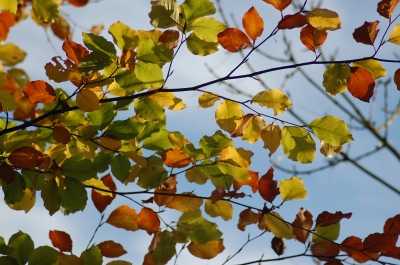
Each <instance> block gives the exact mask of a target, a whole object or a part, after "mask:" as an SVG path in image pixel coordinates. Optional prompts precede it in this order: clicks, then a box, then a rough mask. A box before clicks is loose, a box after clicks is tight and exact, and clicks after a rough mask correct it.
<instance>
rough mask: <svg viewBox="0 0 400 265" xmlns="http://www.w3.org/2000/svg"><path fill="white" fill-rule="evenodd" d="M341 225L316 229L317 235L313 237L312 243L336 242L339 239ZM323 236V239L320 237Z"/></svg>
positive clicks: (314, 234)
mask: <svg viewBox="0 0 400 265" xmlns="http://www.w3.org/2000/svg"><path fill="white" fill-rule="evenodd" d="M339 232H340V223H339V222H337V223H336V224H333V225H328V226H324V227H319V226H318V227H316V228H315V233H313V235H312V242H321V241H326V240H331V241H335V240H336V239H338V237H339ZM320 236H321V237H320Z"/></svg>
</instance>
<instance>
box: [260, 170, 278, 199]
mask: <svg viewBox="0 0 400 265" xmlns="http://www.w3.org/2000/svg"><path fill="white" fill-rule="evenodd" d="M273 177H274V169H273V168H272V167H271V168H270V169H269V170H268V172H267V173H266V174H265V175H264V176H262V177H261V178H260V180H259V181H258V192H259V193H260V195H261V197H262V198H263V199H264V200H266V201H267V202H270V203H272V201H273V200H274V199H275V198H276V196H278V195H279V188H278V187H277V186H278V181H276V180H272V178H273Z"/></svg>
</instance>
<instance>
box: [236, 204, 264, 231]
mask: <svg viewBox="0 0 400 265" xmlns="http://www.w3.org/2000/svg"><path fill="white" fill-rule="evenodd" d="M260 217H261V214H260V213H259V212H258V213H253V212H252V211H251V209H246V210H243V211H242V212H241V213H240V214H239V221H238V225H237V226H238V228H239V229H240V230H242V231H244V230H245V229H246V226H248V225H250V224H256V223H258V221H259V220H260Z"/></svg>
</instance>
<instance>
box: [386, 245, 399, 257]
mask: <svg viewBox="0 0 400 265" xmlns="http://www.w3.org/2000/svg"><path fill="white" fill-rule="evenodd" d="M382 255H383V256H386V257H392V258H395V259H400V247H393V248H391V249H389V250H386V251H385V253H382Z"/></svg>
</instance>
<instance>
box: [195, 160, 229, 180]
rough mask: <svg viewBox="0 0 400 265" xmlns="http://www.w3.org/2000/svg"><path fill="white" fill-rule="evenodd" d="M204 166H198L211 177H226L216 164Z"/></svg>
mask: <svg viewBox="0 0 400 265" xmlns="http://www.w3.org/2000/svg"><path fill="white" fill-rule="evenodd" d="M204 163H205V162H203V164H201V165H199V166H198V169H199V170H200V171H201V172H203V174H206V175H207V176H208V178H209V177H213V178H220V177H222V176H223V175H224V173H223V172H222V171H221V169H220V168H219V167H218V165H216V164H208V165H207V164H204Z"/></svg>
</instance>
